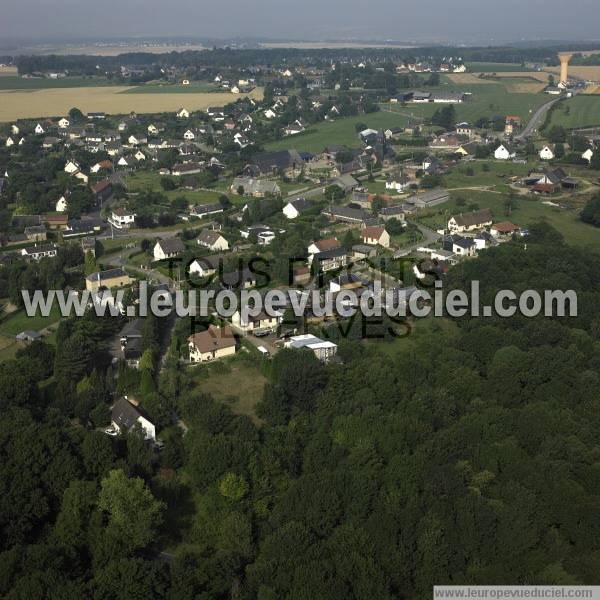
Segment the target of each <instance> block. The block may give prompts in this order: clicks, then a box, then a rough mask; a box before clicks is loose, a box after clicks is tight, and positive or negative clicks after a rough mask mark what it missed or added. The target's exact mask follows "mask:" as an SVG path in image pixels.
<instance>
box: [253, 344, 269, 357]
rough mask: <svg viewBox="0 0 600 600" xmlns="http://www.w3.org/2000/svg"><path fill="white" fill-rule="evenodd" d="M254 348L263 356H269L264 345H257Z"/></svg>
mask: <svg viewBox="0 0 600 600" xmlns="http://www.w3.org/2000/svg"><path fill="white" fill-rule="evenodd" d="M256 349H257V350H258V351H259V352H260V353H261V354H262V355H263V356H264V357H265V358H269V356H271V353H270V352H269V351H268V350H267V349H266V348H265V347H264V346H257V347H256Z"/></svg>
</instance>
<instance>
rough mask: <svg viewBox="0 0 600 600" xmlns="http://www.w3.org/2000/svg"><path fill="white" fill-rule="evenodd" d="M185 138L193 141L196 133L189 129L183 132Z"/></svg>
mask: <svg viewBox="0 0 600 600" xmlns="http://www.w3.org/2000/svg"><path fill="white" fill-rule="evenodd" d="M183 139H184V140H187V141H188V142H191V141H192V140H195V139H196V134H195V133H194V132H193V131H192V130H191V129H188V130H187V131H186V132H185V133H184V134H183Z"/></svg>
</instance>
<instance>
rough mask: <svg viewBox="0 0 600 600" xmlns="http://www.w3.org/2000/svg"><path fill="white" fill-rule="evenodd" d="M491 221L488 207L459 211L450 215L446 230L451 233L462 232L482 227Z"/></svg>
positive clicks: (487, 225) (488, 224)
mask: <svg viewBox="0 0 600 600" xmlns="http://www.w3.org/2000/svg"><path fill="white" fill-rule="evenodd" d="M492 223H493V220H492V213H491V212H490V210H489V209H487V208H485V209H482V210H475V211H473V212H470V213H461V214H459V215H455V216H453V217H450V220H449V221H448V231H450V232H451V233H464V232H466V231H475V230H477V229H484V228H485V227H489V226H490V225H491V224H492Z"/></svg>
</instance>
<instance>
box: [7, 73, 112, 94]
mask: <svg viewBox="0 0 600 600" xmlns="http://www.w3.org/2000/svg"><path fill="white" fill-rule="evenodd" d="M110 85H112V84H111V83H110V81H108V79H105V78H102V77H61V78H60V79H50V78H48V77H31V78H27V77H18V76H15V75H8V74H7V75H5V76H3V77H0V90H45V89H57V88H87V87H107V86H110Z"/></svg>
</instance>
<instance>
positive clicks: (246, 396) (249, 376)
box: [194, 356, 267, 424]
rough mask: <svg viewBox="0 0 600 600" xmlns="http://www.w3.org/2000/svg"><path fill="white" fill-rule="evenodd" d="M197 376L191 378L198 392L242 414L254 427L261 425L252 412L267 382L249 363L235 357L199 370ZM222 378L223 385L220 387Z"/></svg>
mask: <svg viewBox="0 0 600 600" xmlns="http://www.w3.org/2000/svg"><path fill="white" fill-rule="evenodd" d="M199 375H200V376H199V377H197V378H196V377H195V378H194V382H195V383H196V386H197V389H198V390H199V391H201V392H203V393H205V394H210V395H211V396H212V397H213V398H214V399H215V400H216V401H217V402H222V403H224V404H226V405H227V406H229V408H230V409H231V411H232V412H233V413H234V414H237V415H246V416H248V417H250V418H251V419H252V420H253V421H254V422H255V423H257V424H259V423H260V422H261V421H260V419H259V418H258V417H257V416H256V413H255V409H256V404H257V403H258V402H259V401H260V400H261V398H262V395H263V390H264V387H265V384H266V382H267V380H266V378H265V376H264V375H263V374H262V373H261V372H260V371H259V369H258V368H257V367H255V366H254V365H253V364H252V363H251V362H248V361H245V360H240V358H239V357H238V356H236V357H235V358H231V359H227V360H226V361H223V360H222V361H221V362H219V363H215V364H214V365H207V366H206V367H202V368H201V370H200V374H199ZM225 379H226V381H227V385H225V386H224V385H223V381H224V380H225Z"/></svg>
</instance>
